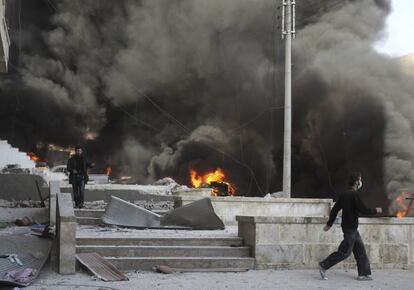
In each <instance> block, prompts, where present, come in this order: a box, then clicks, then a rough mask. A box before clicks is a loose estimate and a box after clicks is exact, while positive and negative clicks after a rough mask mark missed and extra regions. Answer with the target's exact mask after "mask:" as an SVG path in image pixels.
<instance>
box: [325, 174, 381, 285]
mask: <svg viewBox="0 0 414 290" xmlns="http://www.w3.org/2000/svg"><path fill="white" fill-rule="evenodd" d="M348 185H349V186H350V189H349V190H347V191H345V192H344V193H342V194H340V195H339V197H338V200H337V202H336V203H335V205H334V207H333V208H332V210H331V213H330V216H329V220H328V222H327V224H326V226H325V227H324V228H323V230H324V231H328V230H329V229H330V228H331V227H332V224H333V222H334V220H335V218H336V216H337V214H338V212H339V210H341V209H342V223H341V226H342V232H343V233H344V240H343V241H342V242H341V244H340V245H339V248H338V251H336V252H334V253H332V254H330V255H329V256H328V257H327V258H326V259H325V260H323V261H322V262H320V263H319V273H320V274H321V277H322V279H324V280H325V279H327V278H326V276H325V271H326V270H328V269H329V268H331V267H332V266H334V265H336V264H338V263H339V262H341V261H343V260H345V259H346V258H348V257H349V256H350V255H351V253H353V254H354V257H355V260H356V262H357V268H358V278H357V279H358V280H361V281H365V280H372V278H371V276H370V275H371V267H370V264H369V260H368V256H367V253H366V251H365V247H364V243H363V242H362V239H361V236H360V235H359V232H358V217H359V213H362V214H377V213H382V208H379V207H378V208H375V209H371V208H367V207H366V206H365V205H364V204H363V203H362V202H361V200H360V198H359V197H358V194H357V190H359V189H360V188H361V187H362V178H361V173H359V172H353V173H351V174H350V175H349V179H348Z"/></svg>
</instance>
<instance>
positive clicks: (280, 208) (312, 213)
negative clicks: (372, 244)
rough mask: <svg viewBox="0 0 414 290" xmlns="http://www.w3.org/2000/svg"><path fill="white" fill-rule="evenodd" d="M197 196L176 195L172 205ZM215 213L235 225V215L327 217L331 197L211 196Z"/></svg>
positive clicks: (230, 224) (229, 223)
mask: <svg viewBox="0 0 414 290" xmlns="http://www.w3.org/2000/svg"><path fill="white" fill-rule="evenodd" d="M198 199H199V198H197V197H188V196H176V197H174V207H179V206H183V205H186V204H189V203H191V202H194V201H196V200H198ZM211 201H212V204H213V207H214V210H215V212H216V214H217V215H218V216H219V217H220V218H221V219H222V221H223V222H224V224H225V225H228V226H233V225H234V226H235V225H237V221H236V216H239V215H240V216H262V215H264V214H265V215H267V216H305V217H327V216H329V211H330V209H331V204H332V200H331V199H306V198H262V197H235V196H229V197H211Z"/></svg>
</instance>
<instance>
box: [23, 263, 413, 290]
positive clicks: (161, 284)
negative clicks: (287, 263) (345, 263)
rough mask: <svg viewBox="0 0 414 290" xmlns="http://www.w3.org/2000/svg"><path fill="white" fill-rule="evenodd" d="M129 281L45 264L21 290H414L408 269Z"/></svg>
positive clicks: (139, 276)
mask: <svg viewBox="0 0 414 290" xmlns="http://www.w3.org/2000/svg"><path fill="white" fill-rule="evenodd" d="M127 276H128V278H129V279H130V280H129V281H123V282H103V281H100V280H96V279H95V278H94V277H92V276H91V275H90V274H89V273H87V272H82V273H76V274H75V275H67V276H66V275H58V274H56V273H55V272H53V271H52V270H50V268H48V267H46V269H44V270H43V271H42V273H41V274H40V276H39V277H38V279H37V280H36V281H35V282H34V283H33V284H32V285H31V286H29V287H26V288H25V289H30V290H34V289H36V290H50V289H56V290H60V289H82V290H83V289H85V290H89V289H101V290H103V289H108V290H109V289H110V290H113V289H117V290H118V289H119V290H121V289H125V290H131V289H168V290H183V289H185V290H187V289H188V290H214V289H225V290H229V289H235V290H236V289H237V290H241V289H246V290H248V289H249V290H250V289H258V290H259V289H260V290H265V289H289V290H294V289H335V290H339V289H346V290H353V289H358V290H360V289H399V290H408V289H414V271H412V270H375V271H373V275H372V277H373V278H374V280H373V281H357V280H356V270H348V271H345V270H332V271H329V272H328V277H329V279H328V280H325V281H324V280H321V279H320V277H319V273H318V272H317V271H316V270H315V271H314V270H278V271H276V270H263V271H248V272H242V273H173V274H159V273H153V272H136V273H134V272H130V273H128V274H127Z"/></svg>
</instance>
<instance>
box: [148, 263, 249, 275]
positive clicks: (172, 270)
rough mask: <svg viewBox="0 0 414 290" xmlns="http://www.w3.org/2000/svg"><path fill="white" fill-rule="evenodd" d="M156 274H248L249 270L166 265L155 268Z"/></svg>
mask: <svg viewBox="0 0 414 290" xmlns="http://www.w3.org/2000/svg"><path fill="white" fill-rule="evenodd" d="M152 270H153V271H154V272H158V273H162V274H172V273H183V272H247V271H248V270H249V269H248V268H171V267H169V266H166V265H160V266H155V267H153V268H152Z"/></svg>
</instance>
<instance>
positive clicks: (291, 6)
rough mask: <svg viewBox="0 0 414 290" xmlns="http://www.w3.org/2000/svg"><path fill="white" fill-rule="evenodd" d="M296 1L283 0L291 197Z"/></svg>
mask: <svg viewBox="0 0 414 290" xmlns="http://www.w3.org/2000/svg"><path fill="white" fill-rule="evenodd" d="M295 10H296V2H295V0H282V39H285V45H286V46H285V106H284V108H285V123H284V136H283V193H284V194H286V195H288V196H289V197H290V195H291V192H290V190H291V159H292V158H291V151H292V150H291V149H292V140H291V139H292V39H293V38H295V33H296V31H295Z"/></svg>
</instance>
